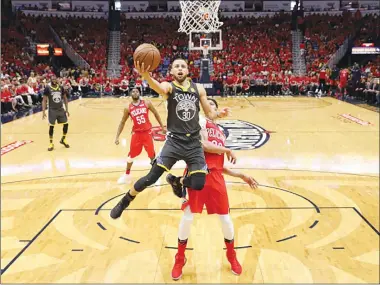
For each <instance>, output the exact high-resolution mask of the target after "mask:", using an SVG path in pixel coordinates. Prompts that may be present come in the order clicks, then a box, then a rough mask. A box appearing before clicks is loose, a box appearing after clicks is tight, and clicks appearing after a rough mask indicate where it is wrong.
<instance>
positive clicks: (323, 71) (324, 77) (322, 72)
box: [319, 70, 326, 79]
mask: <svg viewBox="0 0 380 285" xmlns="http://www.w3.org/2000/svg"><path fill="white" fill-rule="evenodd" d="M319 79H326V70H321V71H320V72H319Z"/></svg>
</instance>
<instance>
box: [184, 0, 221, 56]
mask: <svg viewBox="0 0 380 285" xmlns="http://www.w3.org/2000/svg"><path fill="white" fill-rule="evenodd" d="M220 1H221V0H180V1H179V2H180V5H181V10H182V17H181V21H180V27H179V29H178V32H183V33H186V34H187V35H189V50H197V51H202V52H203V55H204V56H205V57H206V56H207V54H208V52H209V51H211V50H221V49H222V48H223V42H222V31H221V30H220V29H219V28H220V27H221V26H222V25H223V23H222V22H220V21H219V17H218V10H219V5H220ZM199 33H200V34H201V35H200V36H198V35H197V34H199ZM212 33H214V34H215V33H216V34H217V36H218V40H217V41H215V42H214V41H212V38H214V37H213V36H212V35H211V34H212ZM198 39H200V44H198V43H199V41H198ZM193 40H196V41H197V44H196V45H195V44H194V42H193Z"/></svg>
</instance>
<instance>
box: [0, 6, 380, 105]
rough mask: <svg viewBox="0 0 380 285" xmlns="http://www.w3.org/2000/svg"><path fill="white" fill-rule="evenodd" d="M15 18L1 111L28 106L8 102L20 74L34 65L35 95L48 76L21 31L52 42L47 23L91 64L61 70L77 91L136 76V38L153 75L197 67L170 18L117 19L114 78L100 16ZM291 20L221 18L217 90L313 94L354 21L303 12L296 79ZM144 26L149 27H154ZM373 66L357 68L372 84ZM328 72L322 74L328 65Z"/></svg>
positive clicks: (6, 43)
mask: <svg viewBox="0 0 380 285" xmlns="http://www.w3.org/2000/svg"><path fill="white" fill-rule="evenodd" d="M18 19H19V22H18V23H19V25H8V26H7V27H5V28H2V42H1V47H2V54H1V56H2V62H3V64H2V67H1V68H2V94H3V96H2V104H3V103H9V102H16V104H13V105H12V106H11V107H10V105H9V104H6V106H5V105H4V108H2V112H12V111H17V110H18V108H19V107H20V108H24V107H25V106H26V105H28V104H27V102H25V101H26V100H20V97H18V100H16V101H15V96H16V95H17V92H16V87H17V85H22V83H23V82H22V80H23V79H28V77H29V74H30V71H32V70H33V71H35V73H36V74H37V77H36V81H37V83H38V84H37V86H32V88H34V91H35V93H36V94H39V95H41V90H42V87H43V85H44V84H45V83H46V81H47V80H48V79H49V77H50V76H51V75H52V74H53V73H52V71H51V68H50V67H49V66H48V65H46V64H33V63H32V60H33V59H32V58H31V57H30V56H29V55H28V54H27V53H26V52H24V51H25V48H26V47H27V41H26V39H25V36H26V35H28V36H30V35H32V34H35V37H36V39H38V40H39V41H42V42H47V43H52V39H51V34H50V30H49V25H51V26H52V27H53V28H54V29H55V31H56V32H57V33H58V35H59V36H60V37H61V38H62V39H65V40H66V41H67V42H68V43H69V44H70V45H72V47H73V48H74V49H75V50H76V52H77V53H78V54H80V55H81V56H82V57H83V58H84V59H85V60H86V61H87V62H88V63H89V64H90V66H91V70H79V69H76V68H74V69H70V70H63V71H62V72H61V80H62V82H63V84H65V86H67V88H70V90H72V92H73V94H78V93H81V92H82V93H83V91H84V90H93V91H95V92H98V91H99V90H100V89H101V88H103V90H108V92H106V93H107V94H108V93H110V92H111V93H112V91H117V90H119V89H120V88H119V87H120V85H121V84H122V82H121V81H122V80H127V81H128V82H129V84H132V83H133V82H134V83H133V84H135V82H136V81H141V79H140V78H138V74H137V73H135V72H134V71H133V59H132V55H133V51H134V49H135V48H136V47H137V46H138V45H139V44H141V43H143V42H152V43H154V44H155V45H156V46H157V47H158V48H159V49H160V52H161V56H162V62H161V66H160V67H159V68H158V69H157V70H156V72H155V73H154V76H155V78H156V79H158V80H169V79H170V75H169V73H168V70H169V65H170V62H171V61H172V60H173V59H174V58H177V57H181V58H186V59H188V62H189V69H190V75H191V76H192V77H193V78H197V77H198V76H199V73H200V70H199V69H200V61H199V58H200V53H199V52H189V50H188V42H187V36H186V35H185V34H182V33H178V32H177V27H178V19H175V18H149V19H141V18H137V19H125V18H122V21H121V31H122V44H121V65H122V66H123V69H122V74H121V77H120V78H119V79H113V80H109V79H107V78H106V77H105V70H106V41H107V21H106V20H105V19H96V25H94V24H93V21H94V19H91V18H89V19H88V18H79V17H71V18H68V19H62V18H56V17H32V16H25V15H20V16H19V18H18ZM5 20H6V19H5ZM290 20H291V18H290V15H289V14H278V15H276V16H275V17H262V18H240V17H235V18H229V19H223V21H224V23H225V24H224V30H223V43H224V48H223V50H222V51H215V52H213V53H212V61H213V68H214V74H213V76H212V80H213V82H214V84H215V86H216V90H217V92H218V93H220V94H226V95H231V94H234V95H235V94H246V95H253V94H254V95H267V94H270V95H277V94H305V95H306V94H310V93H311V94H315V93H316V92H319V90H320V88H319V79H318V75H317V74H318V73H319V70H320V69H321V67H322V66H323V65H325V64H326V63H327V62H328V60H329V58H330V57H331V55H332V54H334V52H335V51H336V50H337V48H339V46H340V45H341V44H342V43H343V41H344V40H345V38H346V37H347V36H348V35H350V34H353V33H354V32H355V28H357V27H356V26H355V25H356V23H357V19H356V18H355V17H353V16H351V15H349V14H347V13H344V14H343V15H342V16H331V15H320V14H319V15H309V16H307V17H306V18H305V22H306V23H307V25H306V30H305V42H306V59H307V66H308V74H307V76H303V77H295V76H293V75H292V74H291V66H292V53H291V37H290V26H291V25H290ZM68 23H69V24H68ZM376 23H377V22H376V18H375V17H372V16H369V17H367V18H366V21H365V24H364V25H363V26H362V27H361V30H360V36H359V37H358V38H357V41H356V44H360V43H362V42H366V41H368V40H372V39H374V40H375V39H378V37H379V35H378V34H376V31H377V30H376ZM151 27H155V29H154V31H153V30H152V28H151ZM377 33H378V31H377ZM371 37H374V38H371ZM378 66H379V61H376V62H374V63H369V65H367V66H365V67H363V68H362V74H369V73H370V74H371V75H370V76H367V77H366V79H365V81H366V82H367V81H368V82H372V80H373V78H376V77H379V76H380V74H379V68H378ZM367 70H369V71H370V72H369V71H367ZM327 71H328V72H327V73H328V74H329V73H330V72H329V70H327ZM367 78H368V79H367ZM124 83H125V82H124ZM327 83H328V84H327V85H328V86H329V87H331V86H333V83H332V82H330V81H329V80H328V81H327ZM330 83H331V84H330ZM141 85H142V88H143V89H144V90H147V86H146V83H145V82H141ZM4 86H6V87H4ZM331 89H333V88H328V89H326V90H327V94H331V95H334V96H335V94H336V92H331ZM28 92H29V91H28ZM116 93H117V92H116ZM338 93H339V92H338ZM9 94H11V96H9ZM33 94H34V93H33ZM21 98H22V97H21ZM37 98H38V96H37ZM24 99H25V98H24ZM38 103H39V102H38V100H33V102H32V104H33V105H35V104H38Z"/></svg>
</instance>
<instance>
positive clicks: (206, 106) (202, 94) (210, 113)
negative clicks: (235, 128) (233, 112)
mask: <svg viewBox="0 0 380 285" xmlns="http://www.w3.org/2000/svg"><path fill="white" fill-rule="evenodd" d="M197 88H198V91H199V100H200V102H201V106H202V109H203V112H204V113H205V115H206V117H207V118H209V119H210V120H214V119H216V118H224V117H227V116H228V115H229V114H230V109H229V108H223V109H222V110H221V111H214V110H213V109H212V108H211V106H210V103H209V102H208V100H207V93H206V90H205V88H204V87H203V86H202V85H201V84H199V83H197Z"/></svg>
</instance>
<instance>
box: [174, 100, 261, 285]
mask: <svg viewBox="0 0 380 285" xmlns="http://www.w3.org/2000/svg"><path fill="white" fill-rule="evenodd" d="M208 100H209V102H210V105H211V107H212V108H214V109H215V110H217V108H218V104H217V102H216V101H215V100H214V99H208ZM202 121H203V122H202ZM200 125H201V127H202V130H201V135H202V146H203V149H204V152H205V158H206V163H207V166H208V168H209V172H210V173H209V174H208V175H207V176H206V183H205V186H204V187H203V190H202V191H194V190H192V189H189V188H188V194H189V195H188V196H189V199H188V201H187V200H185V201H184V203H183V204H182V210H183V211H184V215H183V217H182V220H181V222H180V224H179V233H178V252H177V254H176V256H175V263H174V266H173V270H172V278H173V279H174V280H178V279H180V278H181V276H182V268H183V266H184V265H185V263H186V257H185V249H186V245H187V239H188V237H189V235H190V227H191V223H192V221H193V213H202V210H203V206H204V205H206V209H207V213H208V214H209V215H211V214H218V215H219V218H220V221H221V223H222V230H223V235H224V241H225V244H226V248H227V259H228V261H229V262H230V264H231V270H232V273H234V274H236V275H240V274H241V272H242V267H241V265H240V263H239V261H238V260H237V258H236V252H235V249H234V226H233V223H232V220H231V217H230V215H229V203H228V195H227V189H226V183H225V181H224V177H223V174H226V175H229V176H232V177H239V178H241V179H242V180H243V181H244V182H246V183H247V184H248V185H249V186H250V187H251V188H256V187H257V182H256V181H255V180H254V179H253V178H252V177H249V176H246V175H244V174H243V173H240V172H238V171H235V170H232V169H229V168H227V167H225V166H224V154H226V155H227V158H228V160H229V161H230V162H232V163H235V162H236V157H235V155H234V153H233V152H232V151H231V150H230V149H228V148H225V147H224V144H225V141H226V137H225V135H224V133H223V131H222V130H221V129H220V128H219V126H218V125H217V124H216V123H215V122H213V121H211V120H208V119H204V118H203V120H200Z"/></svg>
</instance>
